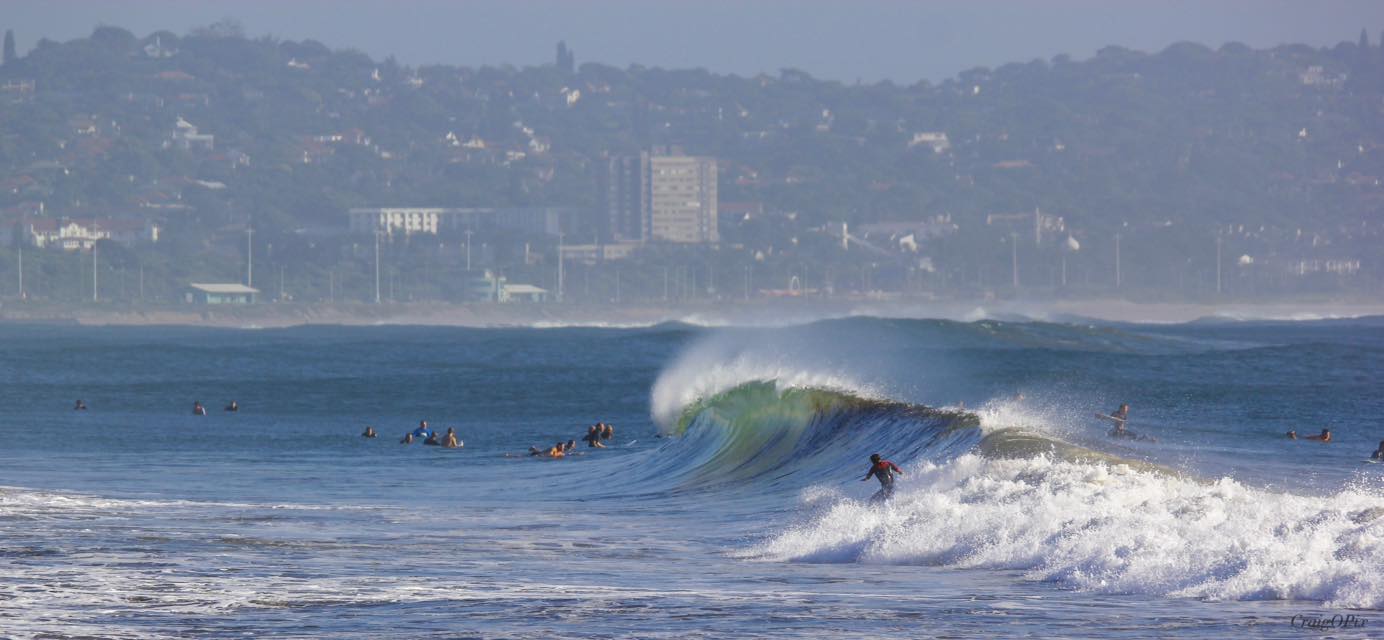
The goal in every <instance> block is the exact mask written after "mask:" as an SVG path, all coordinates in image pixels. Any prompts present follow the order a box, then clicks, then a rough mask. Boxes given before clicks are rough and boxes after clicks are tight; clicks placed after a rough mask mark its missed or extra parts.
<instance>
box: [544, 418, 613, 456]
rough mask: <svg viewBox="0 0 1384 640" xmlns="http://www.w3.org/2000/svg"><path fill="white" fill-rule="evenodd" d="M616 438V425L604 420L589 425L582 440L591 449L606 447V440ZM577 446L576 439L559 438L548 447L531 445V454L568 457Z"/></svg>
mask: <svg viewBox="0 0 1384 640" xmlns="http://www.w3.org/2000/svg"><path fill="white" fill-rule="evenodd" d="M614 439H615V427H612V426H610V425H608V424H606V423H604V422H597V423H596V424H593V425H591V426H590V427H587V429H586V435H584V436H582V442H585V443H586V446H587V448H589V449H604V448H605V446H606V445H605V443H606V441H607V440H614ZM576 448H577V441H576V440H568V441H567V442H563V441H561V440H558V441H557V442H554V443H553V446H551V447H548V448H547V449H544V448H542V447H529V455H530V456H532V457H547V458H566V457H567V456H568V455H570V454H572V452H573V450H574V449H576Z"/></svg>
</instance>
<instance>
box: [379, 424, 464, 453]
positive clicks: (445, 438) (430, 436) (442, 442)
mask: <svg viewBox="0 0 1384 640" xmlns="http://www.w3.org/2000/svg"><path fill="white" fill-rule="evenodd" d="M360 436H361V437H362V438H378V437H379V436H380V434H379V433H377V432H376V431H375V427H371V426H367V427H365V431H362V432H361V434H360ZM415 442H422V443H423V444H425V445H428V446H430V447H442V448H444V449H460V448H462V447H464V446H466V444H465V443H463V442H462V441H461V440H460V439H458V438H457V430H456V429H453V428H452V427H447V432H446V433H442V434H439V433H438V432H436V431H433V430H432V428H431V427H429V426H428V421H427V420H419V421H418V428H417V429H414V430H413V431H410V432H408V433H405V434H404V437H403V439H401V440H399V444H413V443H415Z"/></svg>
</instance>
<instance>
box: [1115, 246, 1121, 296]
mask: <svg viewBox="0 0 1384 640" xmlns="http://www.w3.org/2000/svg"><path fill="white" fill-rule="evenodd" d="M1115 288H1116V289H1119V288H1120V234H1118V233H1117V234H1115Z"/></svg>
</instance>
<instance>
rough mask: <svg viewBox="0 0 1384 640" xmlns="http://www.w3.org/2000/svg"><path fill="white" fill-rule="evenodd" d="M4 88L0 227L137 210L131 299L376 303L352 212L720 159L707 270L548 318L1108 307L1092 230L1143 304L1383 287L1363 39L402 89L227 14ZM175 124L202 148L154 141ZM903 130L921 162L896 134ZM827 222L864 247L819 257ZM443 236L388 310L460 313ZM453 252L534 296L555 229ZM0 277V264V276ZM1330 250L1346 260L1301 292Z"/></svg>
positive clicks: (419, 77)
mask: <svg viewBox="0 0 1384 640" xmlns="http://www.w3.org/2000/svg"><path fill="white" fill-rule="evenodd" d="M9 42H12V41H11V40H9V39H7V43H9ZM28 82H31V83H32V84H29V85H26V84H25V83H28ZM0 86H3V87H4V90H3V91H0V187H3V188H0V210H2V211H3V214H4V215H6V216H9V217H8V218H6V219H4V220H3V221H0V222H3V223H4V224H14V222H15V220H17V219H18V216H25V215H32V214H34V213H36V211H37V203H42V210H43V211H42V215H44V216H49V217H59V216H78V215H115V216H138V217H143V218H151V219H156V220H158V221H159V222H160V223H162V224H163V225H164V229H165V235H164V238H163V240H162V241H161V242H160V243H158V244H157V245H155V246H153V247H144V248H138V249H136V250H133V251H125V252H124V253H120V251H119V249H118V248H111V249H109V252H110V253H111V255H112V260H111V261H110V263H109V264H108V265H105V267H104V268H105V269H108V270H122V269H123V272H121V273H124V274H126V277H128V274H129V273H131V269H134V268H136V266H135V265H138V264H143V265H145V268H144V270H145V272H146V276H145V278H146V293H147V294H148V295H149V296H151V297H154V298H156V299H165V300H169V299H175V298H176V296H177V291H178V288H179V287H180V286H182V284H185V283H186V282H187V280H189V279H195V278H203V279H214V280H222V281H227V280H238V279H240V277H241V274H242V273H243V269H244V266H243V262H244V255H243V254H244V247H245V237H244V234H243V229H244V228H245V227H246V226H247V225H251V226H253V227H254V228H255V229H256V234H255V243H256V247H257V249H256V252H257V257H256V260H257V261H259V260H263V261H264V271H263V273H265V274H266V276H265V277H266V278H268V277H270V275H269V274H272V275H273V276H278V275H279V274H280V272H282V273H284V274H285V275H284V279H285V281H286V282H287V283H288V284H286V285H285V289H286V290H288V291H290V292H297V294H298V297H299V299H326V298H328V297H332V296H334V295H337V293H338V290H342V289H341V283H342V282H346V283H348V285H349V286H347V287H346V289H344V290H346V291H353V292H355V293H354V294H352V295H356V297H358V298H369V297H373V289H371V290H370V295H366V294H364V293H361V292H362V291H363V290H364V289H366V288H372V287H373V286H374V284H373V283H374V274H373V268H374V267H373V263H372V262H371V260H373V255H374V254H373V247H370V246H366V245H367V244H368V243H370V242H371V240H370V239H369V238H365V239H362V238H352V237H348V236H345V235H344V234H343V233H334V232H333V231H332V230H343V229H344V227H345V211H346V210H347V209H348V208H350V207H356V206H395V205H397V206H443V207H462V206H533V205H553V206H575V207H594V206H595V205H596V203H597V193H598V191H597V176H598V171H597V166H598V165H599V164H600V162H601V159H602V158H603V157H605V156H606V155H609V154H616V153H629V152H637V151H639V150H647V149H649V148H651V147H653V146H656V145H675V146H679V147H682V148H683V149H685V150H686V151H687V152H688V153H692V154H700V155H709V156H714V157H716V158H717V159H718V160H719V163H720V169H721V177H720V194H721V201H722V202H723V203H730V202H748V203H756V204H757V205H762V209H759V208H756V209H755V214H754V215H751V216H749V217H748V219H746V218H745V217H743V216H724V217H723V220H722V229H721V233H722V237H723V240H724V242H723V244H722V246H721V247H719V248H715V249H712V248H691V247H650V248H649V249H647V250H645V251H643V252H641V253H640V254H638V255H636V256H635V257H633V258H631V259H630V260H628V261H621V263H620V264H605V265H590V266H586V265H573V266H571V267H570V268H571V269H572V271H571V272H570V273H569V274H568V275H567V282H566V287H565V288H566V291H567V292H568V294H569V299H581V298H582V296H586V297H587V299H591V300H597V299H600V300H609V299H612V298H614V297H615V289H616V287H617V285H616V280H617V276H616V275H615V271H616V270H617V269H623V275H622V276H619V278H623V280H622V281H621V283H620V284H619V285H618V286H619V287H621V288H622V298H623V299H630V298H638V297H641V296H642V297H646V298H655V299H661V297H663V296H664V295H665V294H664V291H665V290H667V291H668V292H669V293H667V296H668V297H678V296H681V297H694V296H703V297H705V296H713V295H714V296H721V297H736V296H742V295H743V294H744V290H745V289H747V288H749V289H753V290H758V289H781V288H786V287H788V283H789V282H790V280H791V278H792V277H793V276H798V278H799V279H798V282H799V283H801V284H802V285H803V286H805V287H806V288H809V289H830V290H831V291H834V292H837V293H844V292H852V291H864V290H889V291H936V292H958V291H959V292H977V291H984V290H994V291H996V292H998V293H999V294H1001V295H1009V294H1010V293H1011V292H1012V291H1011V290H1012V280H1013V276H1012V272H1011V270H1012V268H1013V264H1012V263H1011V261H1017V262H1018V265H1019V271H1020V272H1021V274H1020V282H1021V287H1022V288H1024V289H1030V290H1039V289H1041V290H1045V291H1054V290H1056V291H1064V292H1072V291H1075V292H1086V293H1090V292H1106V291H1108V290H1109V289H1111V288H1112V287H1113V286H1114V276H1113V271H1114V266H1115V265H1114V260H1115V258H1114V242H1115V241H1114V237H1115V235H1116V234H1119V235H1120V236H1121V242H1122V244H1121V249H1122V254H1121V258H1120V259H1121V287H1122V288H1125V289H1130V290H1135V291H1139V292H1140V293H1139V295H1141V296H1145V297H1149V296H1154V297H1160V298H1174V297H1176V298H1180V297H1187V296H1192V297H1206V296H1211V295H1214V294H1215V284H1214V283H1215V279H1214V273H1215V271H1216V264H1215V262H1214V260H1215V247H1216V238H1217V237H1219V238H1220V239H1221V242H1222V243H1223V249H1224V256H1225V257H1223V259H1222V263H1221V267H1222V269H1223V271H1224V276H1223V277H1224V282H1225V284H1224V287H1223V288H1224V290H1225V291H1226V295H1230V294H1234V295H1237V296H1254V295H1269V294H1279V293H1297V292H1301V291H1307V290H1322V289H1327V290H1337V289H1340V288H1344V289H1347V290H1354V291H1371V292H1377V291H1379V287H1380V283H1381V280H1382V279H1384V275H1382V274H1384V272H1381V267H1380V265H1379V256H1380V255H1381V254H1382V253H1384V252H1381V251H1380V247H1381V246H1382V245H1381V239H1382V237H1381V225H1384V186H1381V180H1382V179H1384V49H1381V47H1379V46H1374V45H1371V44H1370V43H1369V42H1368V40H1367V38H1365V37H1364V36H1363V35H1362V37H1361V40H1360V42H1359V43H1343V44H1341V45H1339V46H1337V47H1334V48H1329V49H1314V48H1310V47H1306V46H1301V45H1295V46H1282V47H1278V48H1275V49H1272V50H1253V49H1250V48H1248V47H1245V46H1243V45H1238V44H1228V45H1225V46H1223V47H1221V48H1220V49H1218V50H1212V49H1209V48H1206V47H1203V46H1200V45H1196V44H1187V43H1184V44H1178V45H1174V46H1171V47H1169V48H1168V49H1166V50H1164V51H1161V52H1158V53H1153V54H1148V53H1141V52H1136V51H1130V50H1127V49H1122V48H1119V47H1109V48H1107V49H1104V50H1102V51H1100V52H1099V53H1098V54H1097V55H1096V56H1095V57H1093V58H1091V59H1089V60H1084V61H1077V60H1072V59H1069V58H1066V57H1058V58H1055V59H1053V60H1034V61H1031V62H1027V63H1019V64H1010V65H1005V66H1002V67H999V68H996V69H984V68H981V69H973V70H970V71H967V72H965V73H962V74H960V75H959V76H958V77H956V78H953V79H949V80H947V81H944V82H941V83H939V84H930V83H927V82H922V83H918V84H914V85H909V86H901V85H896V84H892V83H889V82H883V83H877V84H855V85H849V84H842V83H839V82H831V81H823V80H818V79H815V78H813V77H811V76H810V75H808V74H806V73H803V72H801V71H796V70H791V69H787V70H783V71H782V72H780V73H778V74H777V75H771V76H768V75H766V76H756V77H750V78H746V77H738V76H727V75H716V74H712V73H708V72H706V71H704V70H699V69H694V70H666V69H657V68H644V67H640V66H634V67H631V68H628V69H617V68H613V67H609V66H605V65H601V64H595V63H585V64H579V61H575V60H574V59H573V57H572V54H571V52H570V51H568V50H567V49H566V48H565V46H564V47H561V48H560V49H559V51H558V56H557V63H556V64H552V65H545V66H541V67H531V68H522V69H519V68H512V67H498V68H497V67H481V68H468V67H452V66H425V67H420V68H411V67H406V66H403V65H400V64H398V63H397V62H396V61H394V60H392V59H386V60H383V61H379V60H372V59H371V58H370V57H368V56H366V55H364V54H362V53H360V52H356V51H332V50H329V49H328V48H327V47H325V46H323V45H321V44H320V43H316V42H312V41H307V42H290V41H278V40H275V39H273V38H267V37H266V38H258V39H250V38H246V37H244V36H243V35H242V34H241V33H240V31H239V29H238V28H236V27H235V25H233V24H228V23H222V24H218V25H213V26H211V27H207V28H204V29H199V30H196V31H194V32H193V33H190V34H187V35H183V36H179V35H176V34H173V33H168V32H160V33H155V34H150V35H148V36H145V37H137V36H136V35H134V34H131V33H129V32H128V31H125V30H122V29H119V28H115V27H100V28H98V29H96V30H95V31H94V32H93V33H92V34H91V36H90V37H88V38H83V39H79V40H74V41H71V42H66V43H57V42H51V41H47V40H43V41H41V42H40V43H39V44H38V46H37V47H36V48H34V49H33V50H32V51H29V52H27V53H23V54H22V55H20V54H12V53H11V52H10V50H9V46H8V45H7V48H6V52H5V63H4V64H3V66H0ZM26 87H29V88H26ZM180 118H181V119H183V120H185V121H186V122H188V123H191V124H192V125H195V127H197V129H198V130H199V132H200V133H202V134H211V135H213V136H215V141H214V144H213V145H212V148H210V149H206V148H201V147H200V146H198V145H195V144H194V145H190V148H182V145H181V144H180V143H178V142H177V141H175V140H172V139H171V136H172V134H173V132H174V130H175V126H176V123H177V122H178V120H179V119H180ZM919 133H934V134H935V133H945V134H946V144H936V146H935V147H934V144H935V141H936V138H935V137H933V138H928V137H926V136H924V137H923V138H922V139H921V140H922V142H920V143H918V144H911V143H913V142H915V135H916V134H919ZM1035 209H1039V210H1041V211H1042V212H1043V213H1044V214H1047V215H1049V216H1060V217H1061V218H1062V224H1063V227H1062V228H1061V230H1057V229H1054V230H1052V231H1051V232H1050V233H1048V234H1047V235H1046V236H1045V237H1044V238H1043V239H1042V241H1041V242H1035V241H1034V238H1033V233H1032V224H1031V223H1028V224H1027V226H1025V223H1024V222H1023V221H1016V222H1006V223H994V224H987V216H990V215H991V214H1013V213H1020V212H1031V211H1034V210H1035ZM760 211H762V213H760ZM936 216H950V221H951V222H952V223H954V224H955V229H954V231H946V232H945V233H944V235H943V236H942V237H940V238H935V239H923V238H921V237H918V238H916V240H917V241H918V243H919V244H920V246H919V247H918V249H917V250H916V251H914V250H913V249H912V248H911V247H910V248H901V245H899V244H898V240H899V238H898V237H893V238H891V237H890V236H889V235H888V234H884V235H881V234H880V233H878V232H877V233H874V234H871V235H870V236H869V237H868V238H865V237H863V236H864V231H863V229H866V228H867V225H871V224H876V223H891V222H903V221H920V220H926V219H934V218H935V217H936ZM843 222H844V223H848V224H849V225H850V228H851V229H852V230H862V231H855V235H857V236H861V237H862V239H864V240H866V241H867V242H868V243H869V244H868V245H862V244H856V245H851V246H849V248H846V249H843V248H841V244H842V243H841V240H840V237H839V229H840V225H841V223H843ZM590 233H591V235H592V236H594V235H596V234H597V233H598V232H597V230H596V229H592V230H591V232H590ZM1011 233H1013V234H1015V235H1011ZM580 235H583V236H585V235H586V234H585V233H583V234H580ZM897 235H899V234H895V236H897ZM1068 235H1070V236H1072V238H1073V239H1074V240H1076V241H1077V243H1078V244H1079V245H1080V250H1079V251H1075V252H1071V251H1069V249H1070V247H1069V245H1068V244H1067V242H1066V238H1067V236H1068ZM1016 238H1017V240H1018V247H1017V250H1015V248H1014V247H1011V245H1010V244H1009V243H1011V242H1014V241H1015V239H1016ZM461 242H462V241H461V239H460V238H455V237H442V238H430V239H427V240H421V239H418V238H414V239H413V240H411V241H410V242H409V243H408V244H402V243H401V242H396V243H393V244H394V246H390V247H386V249H385V252H386V254H387V255H388V256H390V258H391V261H390V262H389V263H388V267H386V268H385V271H386V274H390V273H395V272H397V274H398V275H396V278H397V281H398V282H399V283H401V284H398V285H397V286H398V287H399V289H398V291H407V292H408V293H407V294H402V293H396V297H401V298H405V299H409V298H411V299H451V300H455V299H458V298H459V296H460V292H461V291H462V290H463V289H464V285H462V284H459V283H460V282H461V281H463V280H464V279H465V276H466V273H465V270H464V266H463V257H462V253H463V252H462V251H461V249H460V247H461ZM476 242H477V246H476V247H475V249H476V251H475V262H476V266H477V268H480V267H493V268H498V269H502V270H504V271H505V272H506V273H507V274H508V275H509V276H510V277H511V279H512V280H515V281H532V282H536V283H538V284H543V285H547V286H554V284H555V283H554V279H555V278H556V275H555V267H554V265H553V262H554V260H553V257H552V256H553V245H554V244H555V242H556V240H555V239H552V238H522V237H492V238H481V239H477V240H476ZM526 242H527V243H528V245H529V248H530V251H529V252H525V251H524V250H523V247H524V244H525V243H526ZM105 250H106V249H103V251H105ZM526 253H527V258H526V257H525V256H526ZM1241 255H1247V256H1250V257H1251V258H1253V262H1252V264H1250V263H1246V264H1243V265H1241V264H1239V257H1240V256H1241ZM13 258H14V251H13V250H7V251H6V252H5V253H3V254H0V260H4V261H6V262H5V263H4V264H3V265H0V278H9V277H10V276H9V275H7V274H9V273H10V272H12V270H13V268H14V266H13V261H12V259H13ZM1064 258H1065V260H1066V262H1067V270H1068V284H1067V286H1066V287H1061V286H1060V281H1061V276H1060V268H1061V263H1062V260H1063V259H1064ZM78 260H79V258H78V257H75V256H62V255H46V256H34V257H32V258H31V261H32V262H31V264H32V265H35V268H40V267H41V268H43V269H47V270H48V273H49V280H50V281H51V282H50V284H49V285H48V286H47V287H46V294H45V293H40V292H44V291H45V289H44V287H43V286H40V285H39V284H38V283H41V282H44V280H43V279H42V277H43V276H41V275H38V272H36V275H34V276H33V279H32V280H31V281H32V282H34V283H35V289H34V292H35V294H36V295H48V296H51V297H54V298H62V297H64V296H66V297H68V298H70V299H73V300H77V299H81V298H82V296H83V294H81V293H80V292H79V291H77V289H76V284H75V282H76V281H78V280H80V278H78V277H77V276H76V275H73V274H76V273H77V272H78V271H79V270H80V268H81V267H80V264H77V261H78ZM1327 260H1337V261H1344V263H1345V264H1347V265H1349V264H1350V263H1351V262H1352V261H1358V262H1359V269H1358V271H1355V270H1351V269H1347V271H1350V273H1346V274H1344V275H1340V274H1326V273H1318V274H1312V273H1307V274H1300V273H1296V272H1300V271H1303V270H1304V269H1303V268H1302V264H1303V261H1308V262H1309V263H1310V262H1311V261H1327ZM68 263H72V264H71V265H68ZM88 264H89V263H88ZM1312 264H1316V265H1317V266H1318V267H1320V264H1324V263H1312ZM42 265H49V266H46V267H44V266H42ZM53 265H68V266H53ZM74 265H75V266H74ZM622 265H623V266H622ZM665 268H666V269H667V273H668V274H669V275H666V276H665ZM7 270H8V271H7ZM67 271H72V272H73V273H72V274H69V273H67ZM1309 271H1310V269H1309ZM114 273H115V271H112V273H111V277H112V278H113V277H114ZM678 274H681V275H678ZM388 278H389V276H388V275H386V277H385V279H386V280H388ZM581 278H585V281H584V285H583V284H581V283H582V282H583V281H582V280H580V279H581ZM747 278H748V279H750V280H751V281H752V282H753V284H752V285H751V286H749V287H747V286H746V285H745V280H746V279H747ZM257 280H258V278H257ZM68 281H72V282H68ZM115 281H116V280H114V279H112V280H110V282H115ZM390 282H391V283H392V282H394V281H390ZM665 282H668V283H670V284H666V285H665ZM59 283H67V284H59ZM403 283H408V284H407V285H406V284H403ZM593 283H594V284H593ZM726 283H733V284H726ZM275 284H277V282H276V283H275ZM266 289H268V290H270V291H271V292H273V291H274V290H276V289H277V287H266ZM0 290H4V291H6V292H7V293H8V292H9V290H8V289H5V288H0ZM128 291H129V285H126V293H127V297H129V296H128ZM149 292H156V293H149ZM679 292H681V293H679ZM727 292H729V293H727ZM87 295H89V290H88V292H87Z"/></svg>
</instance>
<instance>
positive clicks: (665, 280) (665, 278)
mask: <svg viewBox="0 0 1384 640" xmlns="http://www.w3.org/2000/svg"><path fill="white" fill-rule="evenodd" d="M663 301H664V302H667V301H668V267H664V268H663Z"/></svg>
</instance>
